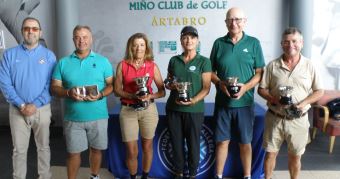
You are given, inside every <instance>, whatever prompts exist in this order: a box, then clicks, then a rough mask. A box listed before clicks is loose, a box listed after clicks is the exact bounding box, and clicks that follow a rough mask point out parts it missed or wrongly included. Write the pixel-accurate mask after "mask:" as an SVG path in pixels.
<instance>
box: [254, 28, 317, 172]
mask: <svg viewBox="0 0 340 179" xmlns="http://www.w3.org/2000/svg"><path fill="white" fill-rule="evenodd" d="M281 47H282V50H283V54H282V55H281V56H280V57H279V58H278V59H275V60H273V61H271V62H270V63H269V64H268V65H267V66H266V68H265V72H264V74H263V76H262V80H261V82H260V85H259V88H258V93H259V95H260V96H262V97H263V98H264V99H266V100H267V105H268V111H267V113H266V122H265V129H264V130H265V131H264V134H263V147H264V148H265V150H266V157H265V163H264V168H265V178H266V179H269V178H271V177H272V173H273V170H274V168H275V162H276V156H277V154H278V152H279V150H280V146H281V144H282V143H283V142H284V141H286V142H287V144H288V168H289V172H290V176H291V179H297V178H298V174H299V172H300V168H301V155H302V154H303V153H304V151H305V147H306V144H307V141H308V135H309V134H308V130H309V121H308V115H307V114H306V113H307V111H308V109H309V108H310V104H311V103H313V102H315V101H317V100H318V99H320V98H321V96H322V95H323V89H322V84H321V82H320V78H319V73H318V72H317V70H316V69H315V67H314V66H313V64H312V61H311V60H309V59H307V58H306V57H304V56H303V55H302V54H301V53H300V52H301V49H302V47H303V37H302V34H301V31H300V30H299V29H297V28H294V27H290V28H287V29H286V30H285V31H284V32H283V34H282V40H281ZM287 86H290V87H292V90H291V96H288V97H287V98H288V99H291V103H289V100H288V101H285V100H283V99H284V98H282V97H280V96H282V93H281V94H280V90H279V88H282V87H287ZM280 98H281V100H280Z"/></svg>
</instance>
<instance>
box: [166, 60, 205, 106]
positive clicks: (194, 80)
mask: <svg viewBox="0 0 340 179" xmlns="http://www.w3.org/2000/svg"><path fill="white" fill-rule="evenodd" d="M206 72H211V63H210V60H209V59H208V58H206V57H204V56H202V55H200V54H197V55H196V56H195V57H194V58H193V59H192V60H190V61H189V62H188V63H184V60H183V54H182V55H177V56H174V57H172V58H171V59H170V61H169V65H168V73H169V74H171V75H173V76H175V77H176V78H177V81H179V82H191V85H190V87H189V97H190V98H192V97H194V96H195V95H197V94H198V93H199V92H200V91H201V90H202V87H203V82H202V73H206ZM177 97H178V92H177V90H171V92H170V96H169V98H168V101H167V105H166V108H167V109H170V110H173V111H179V112H204V100H201V101H199V102H198V103H196V104H195V105H192V106H183V105H178V104H176V102H175V101H176V98H177Z"/></svg>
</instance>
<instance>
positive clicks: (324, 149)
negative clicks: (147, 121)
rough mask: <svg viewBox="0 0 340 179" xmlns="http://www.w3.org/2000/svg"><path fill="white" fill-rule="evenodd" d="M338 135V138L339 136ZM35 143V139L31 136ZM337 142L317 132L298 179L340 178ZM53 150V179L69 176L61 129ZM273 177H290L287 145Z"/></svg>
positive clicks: (82, 174)
mask: <svg viewBox="0 0 340 179" xmlns="http://www.w3.org/2000/svg"><path fill="white" fill-rule="evenodd" d="M338 138H339V137H338ZM31 140H32V141H31V142H32V143H33V138H31ZM337 140H338V141H336V142H335V146H334V152H333V154H328V142H329V138H328V136H326V135H325V134H322V133H320V132H319V133H318V134H317V138H316V140H314V141H313V142H312V143H311V144H309V145H308V146H307V149H306V152H305V154H304V155H303V156H302V172H301V175H300V177H299V179H340V140H339V139H337ZM11 145H12V144H11V137H10V131H9V129H8V128H6V127H5V128H3V127H0V179H10V178H12V176H11V172H12V164H11V153H12V152H11V150H12V149H11ZM50 145H51V146H53V147H51V150H52V157H51V158H52V160H51V165H52V173H53V179H66V169H65V167H64V166H65V159H66V151H65V144H64V141H63V137H62V132H61V130H60V129H53V130H51V142H50ZM28 153H29V154H28V161H29V162H28V173H27V179H36V178H37V173H36V171H37V168H36V157H37V156H36V152H35V147H32V146H30V148H29V151H28ZM87 155H88V154H87V153H84V154H83V157H82V158H83V159H84V160H83V161H82V168H81V169H80V171H79V177H78V179H88V178H89V169H88V168H87V167H88V161H87V158H88V156H87ZM105 165H106V164H105V162H103V164H102V167H103V169H102V170H101V176H102V177H101V178H102V179H113V178H114V177H113V176H112V175H111V173H110V172H109V171H107V170H106V169H105V167H106V166H105ZM273 179H289V173H288V171H287V149H286V146H285V145H284V146H283V147H282V149H281V151H280V153H279V155H278V158H277V165H276V169H275V172H274V176H273Z"/></svg>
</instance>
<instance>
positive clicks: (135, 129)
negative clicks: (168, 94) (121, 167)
mask: <svg viewBox="0 0 340 179" xmlns="http://www.w3.org/2000/svg"><path fill="white" fill-rule="evenodd" d="M149 45H150V44H149V40H148V39H147V37H146V35H145V34H143V33H136V34H134V35H132V36H131V37H130V38H129V40H128V42H127V45H126V51H125V58H124V60H122V61H121V62H120V63H119V64H118V66H117V71H116V72H117V74H116V80H115V83H114V91H115V94H116V95H118V96H119V97H120V101H121V103H122V108H121V111H120V115H119V120H120V128H121V133H122V138H123V142H124V143H125V146H126V153H127V156H126V165H127V167H128V170H129V172H130V176H131V179H135V178H136V176H137V165H138V159H137V156H138V143H137V141H138V134H139V130H140V134H141V138H142V152H143V153H142V154H143V155H142V156H143V159H142V165H143V166H142V168H143V174H142V179H146V178H147V176H148V173H149V170H150V168H151V162H152V155H153V144H152V142H153V137H154V135H155V130H156V127H157V123H158V112H157V107H156V105H155V104H154V102H153V101H154V99H157V98H161V97H164V96H165V89H164V84H163V79H162V76H161V73H160V71H159V68H158V66H157V65H156V64H155V63H154V61H153V54H152V49H151V48H150V46H149ZM141 77H143V78H144V79H146V80H145V81H147V82H146V84H145V85H139V86H138V85H137V83H136V78H139V79H140V78H141ZM152 82H154V83H155V84H156V86H157V92H155V93H154V92H153V90H152V87H151V84H152Z"/></svg>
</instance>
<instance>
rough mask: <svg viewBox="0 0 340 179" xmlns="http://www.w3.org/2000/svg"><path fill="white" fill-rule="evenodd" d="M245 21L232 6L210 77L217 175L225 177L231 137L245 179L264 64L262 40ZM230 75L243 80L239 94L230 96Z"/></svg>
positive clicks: (247, 178)
mask: <svg viewBox="0 0 340 179" xmlns="http://www.w3.org/2000/svg"><path fill="white" fill-rule="evenodd" d="M246 20H247V19H246V17H245V14H244V12H243V11H242V10H241V9H239V8H231V9H229V10H228V12H227V16H226V20H225V22H226V25H227V28H228V34H227V35H226V36H224V37H220V38H218V39H217V40H216V41H215V42H214V45H213V48H212V51H211V55H210V59H211V65H212V70H213V73H212V76H211V80H212V82H213V83H214V84H215V85H216V87H217V93H216V102H215V114H214V115H215V118H216V122H217V124H216V131H215V136H216V178H222V175H223V169H224V164H225V161H226V158H227V156H228V145H229V142H230V140H235V141H237V142H238V143H239V146H240V157H241V162H242V165H243V174H244V178H245V179H250V178H251V158H252V148H251V141H252V134H253V123H254V119H255V117H254V108H253V106H254V87H255V85H256V84H257V83H259V81H260V79H261V74H262V71H263V67H264V66H265V63H264V58H263V53H262V49H261V46H260V42H259V40H257V39H256V38H254V37H251V36H248V35H247V34H245V33H244V32H243V27H244V25H245V23H246ZM228 77H237V78H238V79H239V82H240V83H241V84H238V85H240V89H239V92H237V93H236V94H232V95H230V93H229V92H228V90H227V88H226V84H225V80H226V79H227V78H228Z"/></svg>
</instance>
